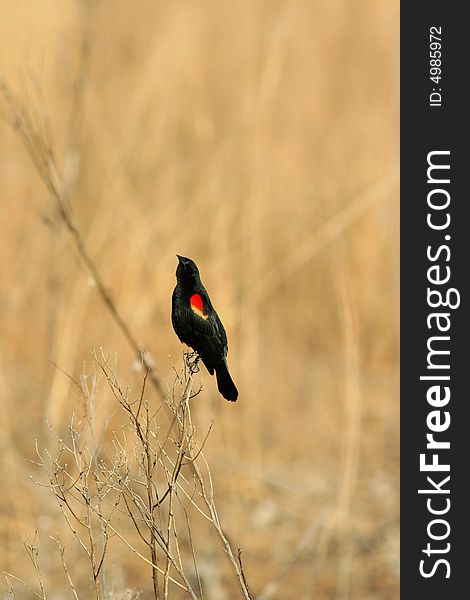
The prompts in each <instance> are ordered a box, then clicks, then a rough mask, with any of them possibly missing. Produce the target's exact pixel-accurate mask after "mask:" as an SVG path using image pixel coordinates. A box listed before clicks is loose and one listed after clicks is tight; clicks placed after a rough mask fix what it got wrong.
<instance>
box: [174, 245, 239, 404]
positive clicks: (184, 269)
mask: <svg viewBox="0 0 470 600" xmlns="http://www.w3.org/2000/svg"><path fill="white" fill-rule="evenodd" d="M176 256H177V257H178V261H179V262H178V268H177V269H176V287H175V289H174V291H173V296H172V306H171V321H172V323H173V329H174V330H175V332H176V335H177V336H178V337H179V339H180V341H181V342H183V343H184V344H186V345H187V346H190V347H191V348H192V349H193V350H195V351H196V352H197V353H198V355H199V356H200V358H201V359H202V362H203V363H204V364H205V365H206V368H207V370H208V371H209V373H210V374H211V375H213V374H214V371H215V374H216V377H217V387H218V388H219V392H220V393H221V394H222V396H223V397H224V398H225V399H226V400H230V401H232V402H235V401H236V399H237V398H238V390H237V388H236V387H235V384H234V383H233V381H232V378H231V377H230V373H229V372H228V366H227V352H228V345H227V334H226V333H225V329H224V326H223V325H222V323H221V321H220V319H219V316H218V315H217V313H216V312H215V309H214V307H213V306H212V302H211V300H210V298H209V294H208V293H207V291H206V288H205V287H204V286H203V285H202V282H201V279H200V277H199V271H198V268H197V267H196V264H195V263H194V261H192V260H191V259H190V258H185V257H184V256H179V255H178V254H177V255H176Z"/></svg>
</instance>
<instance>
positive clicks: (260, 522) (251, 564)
mask: <svg viewBox="0 0 470 600" xmlns="http://www.w3.org/2000/svg"><path fill="white" fill-rule="evenodd" d="M87 6H88V4H87V3H86V2H83V3H82V4H81V3H80V2H67V3H62V4H61V5H60V9H59V7H58V5H57V3H55V2H50V1H48V0H41V2H37V1H34V2H33V1H32V0H28V1H25V0H16V1H15V2H11V1H9V0H0V10H1V13H2V20H1V22H0V77H2V78H4V80H5V81H7V82H8V83H9V85H11V86H12V87H13V88H14V89H15V90H17V91H18V93H19V95H20V96H21V98H22V99H23V101H24V102H25V103H26V104H28V105H29V106H30V107H31V110H33V111H36V112H37V114H38V115H40V116H42V117H43V116H44V115H45V114H48V115H49V119H50V123H51V127H52V129H53V136H54V142H55V145H56V148H57V155H58V157H59V160H60V162H61V165H60V166H61V168H62V169H64V171H65V172H66V173H71V174H72V175H71V180H72V181H73V182H74V183H73V186H72V188H71V189H72V192H71V197H70V202H71V205H72V206H73V210H74V213H75V215H76V219H77V222H78V223H79V225H80V228H81V231H82V233H83V236H84V239H85V241H86V244H87V246H88V248H89V250H90V252H91V254H92V256H93V258H94V259H95V260H96V262H97V264H98V265H99V267H100V269H101V271H102V273H103V277H104V279H105V282H106V284H107V285H108V287H109V290H110V291H111V293H112V296H113V298H114V301H115V302H116V304H117V306H118V307H119V310H120V312H121V313H122V314H123V315H124V317H125V319H126V321H127V322H128V324H129V326H130V328H131V329H132V331H133V332H134V334H135V335H136V336H137V338H138V340H139V341H140V342H142V344H143V345H145V347H146V348H147V349H148V350H149V352H150V354H151V356H152V358H153V360H154V361H155V365H156V368H155V372H156V373H157V375H158V376H159V377H160V378H161V380H162V381H163V382H164V383H165V386H166V385H168V386H171V384H172V381H173V367H174V366H177V367H178V368H179V365H180V364H181V351H182V348H181V346H180V344H179V342H178V340H177V338H176V336H175V335H174V333H173V331H172V328H171V322H170V318H169V312H170V298H171V292H172V289H173V287H174V271H175V268H176V257H175V254H176V253H180V254H184V255H187V256H190V257H192V258H194V259H195V260H196V261H197V263H198V265H199V267H200V270H201V273H202V277H203V281H204V283H205V284H206V286H207V287H208V289H209V290H210V293H211V296H212V298H213V300H214V303H215V305H216V307H217V310H218V312H219V314H220V315H221V316H222V318H223V321H224V323H225V325H226V328H227V331H228V335H229V340H230V353H229V362H230V365H231V371H232V373H233V376H234V379H235V380H236V382H237V385H238V387H239V390H240V401H239V402H238V403H237V404H236V405H235V406H229V405H228V403H225V402H223V401H222V400H221V398H220V397H218V395H217V392H216V387H215V382H214V381H213V380H211V379H210V378H209V377H208V376H207V374H206V373H203V372H202V371H201V374H200V375H199V379H200V381H202V382H204V392H203V394H201V395H200V396H198V397H197V398H196V399H195V400H194V402H193V411H194V413H195V418H196V420H197V421H198V423H200V427H201V431H205V430H206V429H207V426H208V423H209V422H210V419H211V418H214V419H215V423H214V427H213V430H212V432H211V435H210V438H209V440H208V442H207V444H206V454H207V457H208V460H209V462H210V464H211V467H212V475H213V478H214V483H215V488H216V493H217V496H218V506H219V512H220V514H221V518H222V520H223V522H224V525H225V527H226V529H227V531H228V532H229V534H230V535H231V536H232V537H233V540H234V542H235V543H236V544H239V545H240V546H242V547H243V557H244V565H245V570H246V573H247V577H248V580H249V583H250V585H251V588H252V590H253V592H254V593H255V595H257V594H260V593H262V592H263V591H264V592H265V593H266V592H267V591H268V590H267V588H266V586H267V585H268V584H269V582H271V583H273V580H275V578H276V576H277V575H278V574H279V573H280V572H281V573H282V569H283V568H284V567H285V566H286V565H288V568H286V572H285V578H284V579H282V581H279V586H278V587H276V589H275V593H274V595H273V596H272V597H273V598H276V599H283V598H285V599H290V598H296V599H297V598H310V597H315V598H318V599H321V598H341V599H343V598H358V599H361V600H368V599H372V598H380V599H387V598H390V599H391V598H396V597H397V595H398V458H399V456H398V318H399V314H398V292H399V287H398V115H399V113H398V91H399V90H398V3H390V2H385V1H384V0H382V1H380V2H373V1H372V0H364V1H363V2H361V3H359V4H358V3H353V2H347V1H346V0H342V1H339V2H335V3H327V2H322V3H311V2H308V1H307V0H299V1H298V2H287V1H281V0H276V1H275V2H263V1H261V0H251V1H250V2H248V1H247V0H241V1H240V2H236V3H230V2H226V1H223V2H209V1H206V2H201V3H195V2H189V1H183V2H178V3H166V2H148V1H147V0H137V1H136V2H133V3H132V4H130V3H127V2H123V1H122V0H118V1H113V2H110V1H109V0H105V1H103V2H100V3H93V4H92V10H91V16H90V13H89V12H88V9H87ZM84 40H85V42H86V44H85V46H84V45H83V41H84ZM36 80H38V81H39V82H40V87H41V90H42V93H43V98H41V97H39V96H38V94H36V92H35V86H34V85H32V84H31V81H36ZM0 164H1V167H0V172H1V177H0V190H1V192H0V197H1V204H0V211H1V219H2V237H1V242H0V249H1V251H0V332H1V335H0V394H1V397H2V401H3V410H2V411H1V412H0V465H1V470H2V490H3V491H2V495H1V497H0V546H1V547H2V549H3V551H2V552H0V570H7V571H12V572H15V570H16V571H20V572H21V574H23V575H24V574H25V572H27V569H28V567H27V557H26V556H25V554H24V551H23V548H22V544H21V536H23V537H27V536H29V535H30V533H31V532H32V531H34V529H35V528H38V529H39V539H40V541H41V543H42V545H43V547H44V548H45V550H44V552H46V553H47V554H46V557H47V558H45V559H44V560H45V561H47V562H48V563H49V564H50V567H49V568H47V569H46V568H45V569H44V570H45V576H46V578H47V580H48V582H49V585H51V586H56V589H57V590H59V592H56V595H57V593H58V597H60V589H61V587H60V586H61V585H64V582H63V576H62V575H61V574H60V565H59V563H57V566H54V567H53V566H52V565H53V563H54V565H55V563H56V554H57V553H56V551H54V549H53V548H50V547H49V546H48V536H49V535H56V534H59V535H61V536H62V537H63V538H64V540H66V539H67V535H68V534H67V532H66V526H65V524H61V523H60V521H59V520H57V513H56V512H55V508H54V507H53V506H52V503H51V499H50V498H49V497H48V496H47V493H46V491H44V490H41V489H39V488H37V487H36V486H35V485H33V484H31V483H30V482H29V481H28V476H29V474H31V473H33V472H34V469H33V466H32V465H31V464H30V463H29V459H30V458H31V457H32V456H33V450H34V440H35V439H36V438H38V439H39V440H40V443H43V444H44V443H47V442H46V440H47V436H46V432H45V427H44V418H45V416H46V415H47V416H48V418H49V419H50V421H51V422H52V423H54V425H55V426H56V427H58V428H63V429H64V430H65V428H66V427H67V424H68V423H69V421H70V417H71V413H72V411H75V412H79V411H80V405H79V402H78V400H77V396H76V394H75V393H74V390H73V384H72V383H71V381H70V379H69V378H68V377H67V376H65V375H64V373H63V371H65V372H67V373H70V374H72V375H74V376H77V375H79V374H80V373H81V372H82V371H83V368H84V367H83V365H84V363H86V364H87V368H88V369H89V370H90V369H92V368H93V367H92V361H91V358H90V355H91V350H92V349H93V348H98V347H103V348H104V349H105V351H108V352H110V353H112V354H114V353H116V355H117V356H118V365H119V372H120V376H121V378H122V379H123V380H124V381H130V380H134V381H138V379H139V376H138V375H137V374H136V373H135V371H134V370H133V368H132V363H133V361H134V356H133V353H132V351H131V350H130V349H129V348H128V346H127V345H126V342H125V340H124V339H123V338H122V335H121V334H120V333H119V331H118V330H117V328H116V327H115V325H114V323H113V320H112V318H111V317H110V315H109V314H108V312H107V310H106V308H105V306H104V305H103V303H102V302H101V301H100V298H99V297H98V295H97V294H96V291H95V289H94V287H93V282H92V281H91V280H90V277H89V273H87V271H86V269H85V267H84V265H83V264H82V263H81V262H80V260H78V258H77V253H76V251H75V250H74V247H73V244H71V241H70V238H69V236H68V234H67V232H66V230H65V229H64V228H63V226H62V225H61V223H60V220H59V219H58V216H57V211H56V207H55V205H54V203H53V202H52V200H51V198H50V196H49V194H48V192H47V190H46V189H45V188H44V186H43V185H42V183H41V181H40V179H39V177H38V175H37V173H36V172H35V169H34V167H33V165H32V164H31V161H30V160H29V158H28V156H27V154H26V153H25V151H24V148H23V147H22V145H21V143H20V142H19V140H18V139H17V137H16V136H15V134H14V132H13V131H11V130H10V129H9V128H8V127H7V126H4V125H3V124H2V123H0ZM74 176H76V179H74ZM54 363H56V364H57V365H59V367H60V369H61V370H58V369H57V368H56V367H55V366H54ZM100 399H101V402H102V405H101V406H100V407H99V409H98V411H97V419H98V422H99V423H100V426H101V431H102V432H104V427H105V424H106V421H107V419H109V418H110V416H111V415H112V414H113V411H114V406H113V404H112V400H111V398H110V396H109V393H108V392H107V391H106V389H105V386H104V385H103V384H102V389H101V395H100ZM152 400H153V401H154V402H155V403H158V398H157V397H156V396H154V397H153V398H152ZM103 435H104V433H103ZM306 532H307V533H306ZM307 534H308V535H307ZM197 550H198V554H199V555H200V556H201V561H202V562H204V561H205V562H206V563H208V564H211V565H212V566H213V567H214V569H215V571H214V572H215V573H216V574H217V573H219V574H221V575H220V577H222V583H221V584H220V585H221V586H222V589H225V590H228V591H227V592H226V593H227V594H230V585H229V583H228V581H227V576H226V574H225V571H224V569H225V563H224V562H223V559H220V557H219V556H214V555H213V550H212V542H211V539H210V538H205V537H204V535H201V537H199V539H198V548H197ZM120 552H121V553H119V552H117V554H116V558H115V559H114V562H113V577H114V578H115V580H116V581H118V579H119V578H121V579H122V586H123V588H125V587H131V588H132V587H134V588H135V589H145V590H150V579H148V580H145V579H142V573H144V570H143V566H142V565H140V564H139V563H138V562H135V561H133V560H132V559H130V558H129V557H127V556H126V555H125V553H124V550H123V549H121V550H120ZM49 553H50V554H49ZM70 553H71V554H72V550H70ZM73 557H74V558H73V561H74V564H75V566H76V571H77V577H82V578H84V581H85V585H86V575H85V574H84V570H83V573H82V574H81V573H80V565H81V562H80V558H79V554H78V552H77V555H76V556H75V555H73ZM54 569H57V571H54ZM213 579H216V575H213ZM60 582H62V583H60ZM276 585H277V583H276ZM146 593H147V592H146ZM221 593H222V592H219V594H221ZM144 597H147V596H146V595H145V594H144ZM220 597H221V598H222V596H220ZM227 597H230V595H228V596H227ZM264 597H265V598H267V597H268V596H267V595H265V596H264Z"/></svg>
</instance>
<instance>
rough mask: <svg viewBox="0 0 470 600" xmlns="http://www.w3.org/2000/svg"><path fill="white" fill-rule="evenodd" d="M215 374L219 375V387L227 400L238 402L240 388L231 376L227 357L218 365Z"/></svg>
mask: <svg viewBox="0 0 470 600" xmlns="http://www.w3.org/2000/svg"><path fill="white" fill-rule="evenodd" d="M215 374H216V377H217V387H218V388H219V392H220V393H221V394H222V396H223V397H224V398H225V399H226V400H230V402H236V400H237V398H238V390H237V388H236V386H235V384H234V383H233V380H232V378H231V377H230V373H229V372H228V367H227V361H226V360H225V358H224V361H223V362H222V363H220V364H219V365H217V367H216V369H215Z"/></svg>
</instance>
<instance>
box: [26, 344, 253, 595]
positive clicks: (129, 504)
mask: <svg viewBox="0 0 470 600" xmlns="http://www.w3.org/2000/svg"><path fill="white" fill-rule="evenodd" d="M94 358H95V361H96V364H97V366H98V367H99V370H100V371H101V373H102V374H103V375H104V377H105V379H106V381H107V383H108V385H109V388H110V390H111V392H112V393H113V395H114V397H115V399H116V401H117V403H118V405H119V407H120V410H121V411H122V412H123V413H124V414H125V416H126V418H127V426H126V427H125V428H124V429H123V434H122V436H118V435H116V434H114V435H113V436H112V440H111V443H110V444H108V446H106V444H105V443H103V444H98V443H97V440H96V434H95V424H94V413H95V403H96V394H97V376H96V375H95V376H94V377H91V378H89V377H87V376H82V377H81V380H80V389H81V394H82V399H83V408H84V411H83V415H82V416H81V418H77V417H76V416H75V415H74V416H73V417H72V419H71V422H70V425H69V428H68V434H67V436H66V439H64V438H65V436H64V437H60V436H59V435H57V433H56V432H55V430H54V428H53V427H52V426H50V425H49V431H50V434H51V436H52V438H53V439H54V440H55V443H56V446H57V448H56V450H55V451H54V452H53V451H51V450H50V449H41V448H39V447H37V448H36V453H37V460H36V461H35V462H36V464H37V465H38V466H39V467H40V468H41V469H42V470H43V472H44V473H45V475H46V481H42V482H38V483H39V484H40V485H45V486H46V487H48V488H49V489H50V491H51V492H52V493H53V494H54V496H55V498H56V500H57V502H58V505H59V508H60V511H61V514H62V517H63V519H64V520H65V522H66V523H67V525H68V527H69V528H70V530H71V531H72V533H73V535H74V537H75V539H76V541H77V543H78V544H79V546H80V547H81V548H82V550H83V552H84V553H85V554H86V557H87V559H88V564H89V566H90V571H91V579H92V582H93V591H94V597H95V598H96V600H101V599H103V598H107V597H110V596H109V591H108V589H107V584H106V577H105V575H106V568H105V564H106V559H107V556H108V554H109V544H110V540H111V539H112V538H119V539H120V540H121V541H122V542H123V543H124V544H125V545H126V546H127V548H128V550H129V551H130V552H132V553H134V554H135V555H136V556H138V557H139V558H140V559H141V560H142V561H144V562H145V563H146V564H147V565H148V566H149V568H150V569H151V573H152V582H153V597H154V598H155V599H160V598H162V599H164V600H167V599H168V598H169V597H170V596H171V594H170V592H171V585H170V584H173V585H174V586H178V587H179V588H180V589H182V590H184V591H185V592H186V593H187V595H188V596H189V597H190V598H192V599H193V600H196V599H198V598H203V589H202V585H201V581H200V578H199V576H198V567H197V563H198V561H197V556H196V551H195V548H194V543H193V535H192V517H193V514H194V512H195V511H197V512H198V513H199V514H201V515H202V516H203V517H204V518H205V520H206V521H207V522H208V523H209V524H210V526H212V527H213V528H214V530H215V532H216V533H217V536H218V538H219V540H220V544H221V546H220V548H221V551H223V552H225V554H226V555H227V557H228V559H229V562H230V564H231V566H232V569H233V572H234V574H235V577H236V580H237V582H238V585H239V587H240V590H241V592H242V594H243V597H244V598H246V599H247V600H249V599H250V598H251V595H250V592H249V589H248V584H247V582H246V578H245V573H244V571H243V566H242V562H241V551H240V549H238V551H235V552H234V550H233V548H232V546H231V544H230V542H229V540H228V538H227V535H226V534H225V533H224V531H223V529H222V525H221V522H220V519H219V515H218V511H217V508H216V503H215V498H214V489H213V482H212V476H211V471H210V467H209V465H208V463H207V461H206V459H205V457H204V444H205V443H206V441H207V439H208V437H209V434H210V431H211V428H212V424H211V425H210V426H209V428H208V431H207V433H206V434H205V436H204V438H203V439H202V440H199V439H198V436H197V435H196V428H195V426H194V424H193V421H192V417H191V400H192V398H194V397H195V396H196V395H198V394H199V393H200V392H201V389H198V390H196V391H193V384H194V375H195V374H196V373H197V371H198V361H199V357H198V356H197V355H194V354H189V353H187V354H185V361H184V368H183V369H182V371H181V372H180V373H177V374H176V379H175V382H174V385H173V388H172V389H171V391H170V393H169V395H168V398H167V400H166V404H167V406H168V407H169V410H170V411H171V413H172V415H173V421H172V423H171V424H170V426H169V427H168V426H167V428H166V429H165V430H163V431H162V427H161V421H162V419H161V417H162V416H163V415H162V414H161V407H159V408H157V409H155V408H152V406H151V402H150V401H149V399H148V396H147V389H146V385H147V381H148V377H149V370H148V368H147V367H146V366H145V363H144V361H142V373H143V374H142V384H141V387H140V391H139V393H138V395H137V396H134V392H133V390H132V388H131V387H127V388H123V387H122V386H121V384H120V383H119V381H118V377H117V374H116V368H115V367H114V366H113V365H111V363H110V360H109V357H107V356H105V355H104V353H103V352H100V353H95V355H94ZM165 422H166V421H165ZM190 467H191V468H190ZM129 524H132V526H133V528H134V529H135V532H136V534H137V539H138V540H139V542H140V545H139V546H138V544H136V543H134V542H133V541H131V539H130V536H129V534H128V532H129V529H130V528H129ZM183 539H184V546H185V548H184V549H183V548H182V540H183ZM55 541H56V543H57V545H58V548H59V553H60V557H61V562H62V566H63V569H64V572H65V574H66V576H67V581H68V583H69V586H70V589H71V590H72V593H73V594H74V597H77V591H76V588H75V586H74V584H73V579H72V574H71V570H70V568H69V566H68V565H67V563H66V560H65V549H64V546H63V545H62V543H61V542H60V541H59V540H55ZM140 546H142V548H143V549H142V550H141V549H140ZM28 547H29V548H30V551H29V552H28V553H29V555H30V557H31V560H32V561H33V564H34V567H35V570H36V572H37V573H38V580H39V582H40V584H41V585H40V587H41V593H42V596H41V597H46V595H45V591H44V587H43V585H42V580H41V578H40V569H39V564H38V559H37V556H38V549H37V545H36V544H30V545H29V546H28ZM188 548H189V550H188ZM34 549H35V550H34ZM188 565H189V568H190V570H191V573H192V572H193V570H194V572H195V573H196V575H197V577H196V583H194V582H193V581H192V580H191V577H190V576H189V575H188ZM193 579H194V578H193Z"/></svg>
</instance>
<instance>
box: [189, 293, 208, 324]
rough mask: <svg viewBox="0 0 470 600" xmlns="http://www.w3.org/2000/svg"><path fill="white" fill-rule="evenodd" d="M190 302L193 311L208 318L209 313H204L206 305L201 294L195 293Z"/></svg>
mask: <svg viewBox="0 0 470 600" xmlns="http://www.w3.org/2000/svg"><path fill="white" fill-rule="evenodd" d="M189 303H190V305H191V308H192V309H193V312H195V313H196V314H197V315H199V316H200V317H202V318H203V319H207V318H208V316H209V315H205V314H204V307H203V304H202V298H201V296H200V295H199V294H193V295H192V296H191V298H190V299H189Z"/></svg>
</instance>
